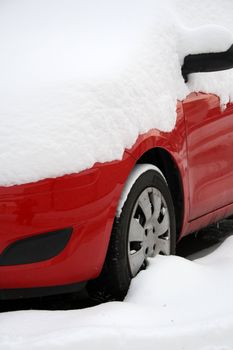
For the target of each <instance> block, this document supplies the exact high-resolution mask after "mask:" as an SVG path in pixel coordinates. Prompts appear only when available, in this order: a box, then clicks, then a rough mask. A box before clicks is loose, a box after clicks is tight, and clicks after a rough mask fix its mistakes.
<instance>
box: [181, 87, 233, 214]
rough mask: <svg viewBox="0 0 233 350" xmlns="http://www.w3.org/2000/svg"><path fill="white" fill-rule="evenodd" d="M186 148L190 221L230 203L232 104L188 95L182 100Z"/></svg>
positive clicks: (212, 97) (232, 188)
mask: <svg viewBox="0 0 233 350" xmlns="http://www.w3.org/2000/svg"><path fill="white" fill-rule="evenodd" d="M183 108H184V114H185V120H186V128H187V129H186V133H187V150H188V172H189V185H190V186H189V188H190V202H191V204H192V205H191V206H190V220H193V219H196V218H198V217H200V216H203V215H204V214H208V213H210V212H212V211H214V210H216V209H218V208H222V207H223V206H225V205H228V204H231V203H232V202H233V157H232V150H233V104H232V103H231V104H230V103H229V104H228V105H227V106H226V108H225V109H224V110H221V107H220V101H219V98H218V97H217V96H215V95H207V94H202V93H193V94H191V95H190V96H189V97H188V98H187V99H186V100H185V101H184V103H183Z"/></svg>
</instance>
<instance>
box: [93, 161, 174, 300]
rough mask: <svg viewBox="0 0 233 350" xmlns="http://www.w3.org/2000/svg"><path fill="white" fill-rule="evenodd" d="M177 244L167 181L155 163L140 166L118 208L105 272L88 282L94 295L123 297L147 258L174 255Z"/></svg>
mask: <svg viewBox="0 0 233 350" xmlns="http://www.w3.org/2000/svg"><path fill="white" fill-rule="evenodd" d="M132 180H133V181H132ZM124 197H125V199H124ZM175 247H176V225H175V212H174V207H173V202H172V197H171V194H170V191H169V188H168V185H167V183H166V180H165V178H164V177H163V175H162V173H161V172H160V171H159V169H157V168H156V167H155V166H153V165H149V164H141V165H137V166H136V167H135V169H134V170H133V174H132V175H131V176H130V179H129V182H128V183H127V184H126V187H125V190H124V192H123V198H122V199H121V202H120V204H119V207H118V211H117V216H116V218H115V221H114V225H113V229H112V234H111V239H110V243H109V247H108V252H107V256H106V260H105V263H104V267H103V270H102V273H101V275H100V277H99V278H98V279H96V280H94V281H91V282H90V283H89V284H88V290H89V292H90V294H91V296H92V297H94V298H95V299H98V300H101V301H107V300H123V298H124V297H125V295H126V293H127V291H128V288H129V285H130V281H131V279H132V278H133V277H134V276H136V275H137V273H138V272H139V271H140V270H141V269H144V268H145V267H146V262H147V258H148V257H154V256H156V255H157V254H163V255H170V254H175Z"/></svg>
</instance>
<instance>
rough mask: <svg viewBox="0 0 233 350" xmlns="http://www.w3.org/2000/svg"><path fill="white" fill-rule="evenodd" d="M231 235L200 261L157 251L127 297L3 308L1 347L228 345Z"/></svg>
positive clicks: (232, 337) (232, 324)
mask: <svg viewBox="0 0 233 350" xmlns="http://www.w3.org/2000/svg"><path fill="white" fill-rule="evenodd" d="M232 251H233V237H229V238H228V239H227V240H226V241H225V242H224V243H223V244H222V245H221V246H220V247H218V249H217V250H215V251H214V252H212V253H211V254H210V255H207V256H205V257H202V258H199V259H196V260H194V261H190V260H186V259H184V258H180V257H175V256H170V257H164V256H158V257H156V258H155V259H152V260H151V261H150V266H149V268H148V269H147V270H146V271H143V272H140V274H139V275H138V276H137V277H136V278H135V279H134V280H133V282H132V284H131V287H130V290H129V293H128V295H127V297H126V300H125V302H122V303H121V302H111V303H106V304H102V305H100V306H97V307H92V308H87V309H83V310H75V311H55V312H54V311H19V312H9V313H3V314H0V325H1V327H0V349H1V350H34V349H37V350H39V349H43V350H44V349H46V350H55V349H56V350H57V349H61V350H73V349H74V350H76V349H82V350H83V349H85V350H89V349H95V350H109V349H111V350H119V349H121V350H141V349H148V350H152V349H153V350H154V349H159V350H171V349H173V350H181V349H182V350H220V349H221V350H230V349H232V348H233V334H232V329H233V303H232V295H233V280H232V270H233V255H232Z"/></svg>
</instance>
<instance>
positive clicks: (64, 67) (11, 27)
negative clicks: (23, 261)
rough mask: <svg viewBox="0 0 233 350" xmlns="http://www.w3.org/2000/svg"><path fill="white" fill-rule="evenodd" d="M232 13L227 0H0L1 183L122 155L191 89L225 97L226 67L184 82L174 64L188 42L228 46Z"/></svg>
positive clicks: (228, 94) (170, 117)
mask: <svg viewBox="0 0 233 350" xmlns="http://www.w3.org/2000/svg"><path fill="white" fill-rule="evenodd" d="M203 4H205V7H204V5H203ZM210 9H211V11H210ZM232 13H233V3H231V1H227V0H221V1H220V0H216V1H215V2H214V6H213V4H212V2H211V1H209V0H202V1H200V0H198V1H196V2H195V6H194V4H193V2H191V1H188V0H174V1H172V0H165V1H161V0H157V1H155V0H143V2H142V1H141V0H118V1H113V0H100V1H98V4H97V2H96V1H94V0H85V1H81V0H80V1H77V0H56V1H55V0H40V1H36V0H33V1H30V0H21V1H17V0H11V1H2V2H1V4H0V45H1V55H0V76H1V79H0V100H1V103H0V118H1V124H0V167H1V172H0V185H2V186H10V185H14V184H22V183H27V182H32V181H37V180H40V179H44V178H48V177H57V176H61V175H64V174H70V173H74V172H79V171H81V170H84V169H87V168H89V167H91V166H92V165H93V164H94V163H95V162H97V161H98V162H105V161H112V160H115V159H121V157H122V155H123V152H124V149H125V148H127V147H131V146H132V145H133V144H134V142H135V141H136V139H137V137H138V135H139V134H141V133H144V132H146V131H148V130H149V129H151V128H158V129H160V130H163V131H170V130H172V129H173V127H174V125H175V122H176V103H177V99H179V100H182V99H184V98H185V97H186V96H187V95H188V94H189V93H190V91H193V90H195V91H203V92H213V93H217V94H218V95H219V96H220V98H221V102H222V104H225V103H227V102H228V101H229V99H230V98H232V96H233V79H232V78H233V73H232V72H231V71H227V72H218V73H208V74H205V75H204V74H195V75H193V77H192V78H191V79H190V82H189V84H188V85H187V84H185V83H184V80H183V78H182V75H181V71H180V65H181V62H182V60H183V58H184V56H185V55H186V54H187V53H188V50H189V49H190V48H191V47H192V49H193V50H194V51H195V50H197V52H198V50H199V48H202V49H203V48H205V47H206V50H207V51H208V50H211V47H212V46H211V45H213V46H214V49H217V50H219V51H221V50H223V49H227V48H228V47H229V46H230V44H231V34H229V33H228V34H225V33H226V29H224V28H223V27H226V28H228V30H229V31H230V32H233V24H232V21H231V14H232ZM213 25H214V26H213ZM216 25H217V26H221V27H222V29H221V30H220V29H219V27H216ZM200 26H204V27H202V28H201V29H200ZM221 31H222V33H223V35H221ZM203 33H204V34H205V35H203ZM208 33H209V35H208ZM210 33H212V35H210ZM219 33H220V34H219ZM205 38H206V39H205ZM207 38H208V40H207ZM210 38H212V40H209V39H210ZM219 77H220V78H219ZM219 81H221V84H219Z"/></svg>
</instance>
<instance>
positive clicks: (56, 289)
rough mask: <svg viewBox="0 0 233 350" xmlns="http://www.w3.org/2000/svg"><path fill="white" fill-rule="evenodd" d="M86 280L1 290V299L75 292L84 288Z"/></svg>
mask: <svg viewBox="0 0 233 350" xmlns="http://www.w3.org/2000/svg"><path fill="white" fill-rule="evenodd" d="M85 286H86V282H79V283H73V284H68V285H63V286H51V287H37V288H19V289H2V290H0V300H10V299H12V300H13V299H28V298H38V297H44V296H49V295H56V294H66V293H75V292H79V291H81V290H82V289H84V288H85Z"/></svg>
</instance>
